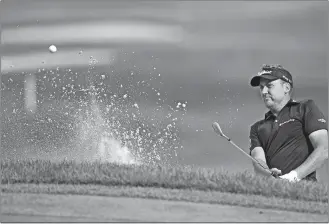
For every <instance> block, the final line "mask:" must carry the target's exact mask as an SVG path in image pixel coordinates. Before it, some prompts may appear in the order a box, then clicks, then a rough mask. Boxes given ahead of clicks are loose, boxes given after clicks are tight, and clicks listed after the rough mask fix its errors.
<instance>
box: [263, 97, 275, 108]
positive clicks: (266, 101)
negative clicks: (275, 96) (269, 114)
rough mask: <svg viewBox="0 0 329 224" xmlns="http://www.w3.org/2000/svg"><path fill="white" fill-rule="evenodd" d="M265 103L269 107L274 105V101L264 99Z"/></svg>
mask: <svg viewBox="0 0 329 224" xmlns="http://www.w3.org/2000/svg"><path fill="white" fill-rule="evenodd" d="M264 104H265V106H266V107H267V108H268V107H271V106H273V101H272V100H266V99H264Z"/></svg>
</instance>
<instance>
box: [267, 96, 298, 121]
mask: <svg viewBox="0 0 329 224" xmlns="http://www.w3.org/2000/svg"><path fill="white" fill-rule="evenodd" d="M296 104H299V102H298V101H295V100H293V99H290V100H289V101H288V103H287V104H286V105H285V106H284V107H283V108H285V107H287V106H291V105H296ZM283 108H282V109H283ZM272 116H274V114H273V113H272V111H268V112H267V113H266V114H265V120H268V119H269V118H271V117H272Z"/></svg>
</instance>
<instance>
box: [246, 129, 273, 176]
mask: <svg viewBox="0 0 329 224" xmlns="http://www.w3.org/2000/svg"><path fill="white" fill-rule="evenodd" d="M249 140H250V146H249V149H250V155H251V156H252V157H253V158H255V159H256V160H257V161H258V162H259V163H260V164H261V165H259V164H258V163H256V162H254V161H252V162H253V166H254V171H255V173H256V174H259V175H262V176H271V172H269V167H268V165H267V164H266V157H265V152H264V149H263V148H262V146H261V143H260V141H259V138H258V133H257V123H256V124H254V125H252V126H251V128H250V135H249ZM264 167H265V168H267V170H266V169H264Z"/></svg>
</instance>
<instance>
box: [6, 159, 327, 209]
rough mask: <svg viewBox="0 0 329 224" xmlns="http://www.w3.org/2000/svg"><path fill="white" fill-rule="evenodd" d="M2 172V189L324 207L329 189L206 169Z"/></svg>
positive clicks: (36, 164)
mask: <svg viewBox="0 0 329 224" xmlns="http://www.w3.org/2000/svg"><path fill="white" fill-rule="evenodd" d="M1 170H2V179H1V183H2V184H59V185H99V186H129V187H143V188H147V187H148V188H150V187H151V188H163V189H181V190H198V191H204V192H209V191H212V192H224V193H233V194H242V195H249V196H264V197H276V198H282V199H289V200H300V201H304V202H307V203H308V202H320V203H326V204H327V203H328V186H327V185H326V184H323V183H313V182H306V181H303V182H299V183H289V182H287V181H283V180H278V179H274V178H263V177H259V176H254V175H253V174H251V173H248V172H245V173H236V174H229V173H228V172H226V171H224V170H215V169H210V168H193V167H178V166H177V167H170V166H146V165H119V164H113V163H100V162H82V163H78V162H74V161H61V162H52V161H49V160H48V161H46V160H23V161H14V160H2V161H1Z"/></svg>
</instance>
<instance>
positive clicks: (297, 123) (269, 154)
mask: <svg viewBox="0 0 329 224" xmlns="http://www.w3.org/2000/svg"><path fill="white" fill-rule="evenodd" d="M319 129H326V130H328V127H327V123H326V119H325V117H324V115H323V114H322V112H321V111H320V110H319V108H318V107H317V106H316V104H315V102H314V101H313V100H303V101H299V102H297V101H293V100H290V101H289V102H288V103H287V104H286V105H285V107H284V108H283V109H282V110H281V111H280V113H279V114H278V116H277V117H275V116H274V115H273V114H272V112H270V111H269V112H267V113H266V114H265V119H264V120H260V121H258V122H256V123H254V124H253V125H252V126H251V129H250V144H251V145H250V154H251V151H252V150H253V149H254V148H255V147H257V146H260V147H262V148H263V149H264V152H265V157H266V162H267V165H268V166H269V168H277V169H280V170H281V171H282V174H283V175H284V174H286V173H289V172H290V171H291V170H293V169H296V168H297V167H298V166H300V165H301V164H302V163H303V162H304V161H305V160H306V159H307V157H308V156H309V155H310V154H311V153H312V152H313V150H314V148H313V146H312V144H311V142H310V140H309V138H308V136H309V134H311V133H312V132H314V131H316V130H319ZM305 179H308V180H314V181H316V172H313V173H311V174H309V175H308V176H307V177H306V178H305Z"/></svg>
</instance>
